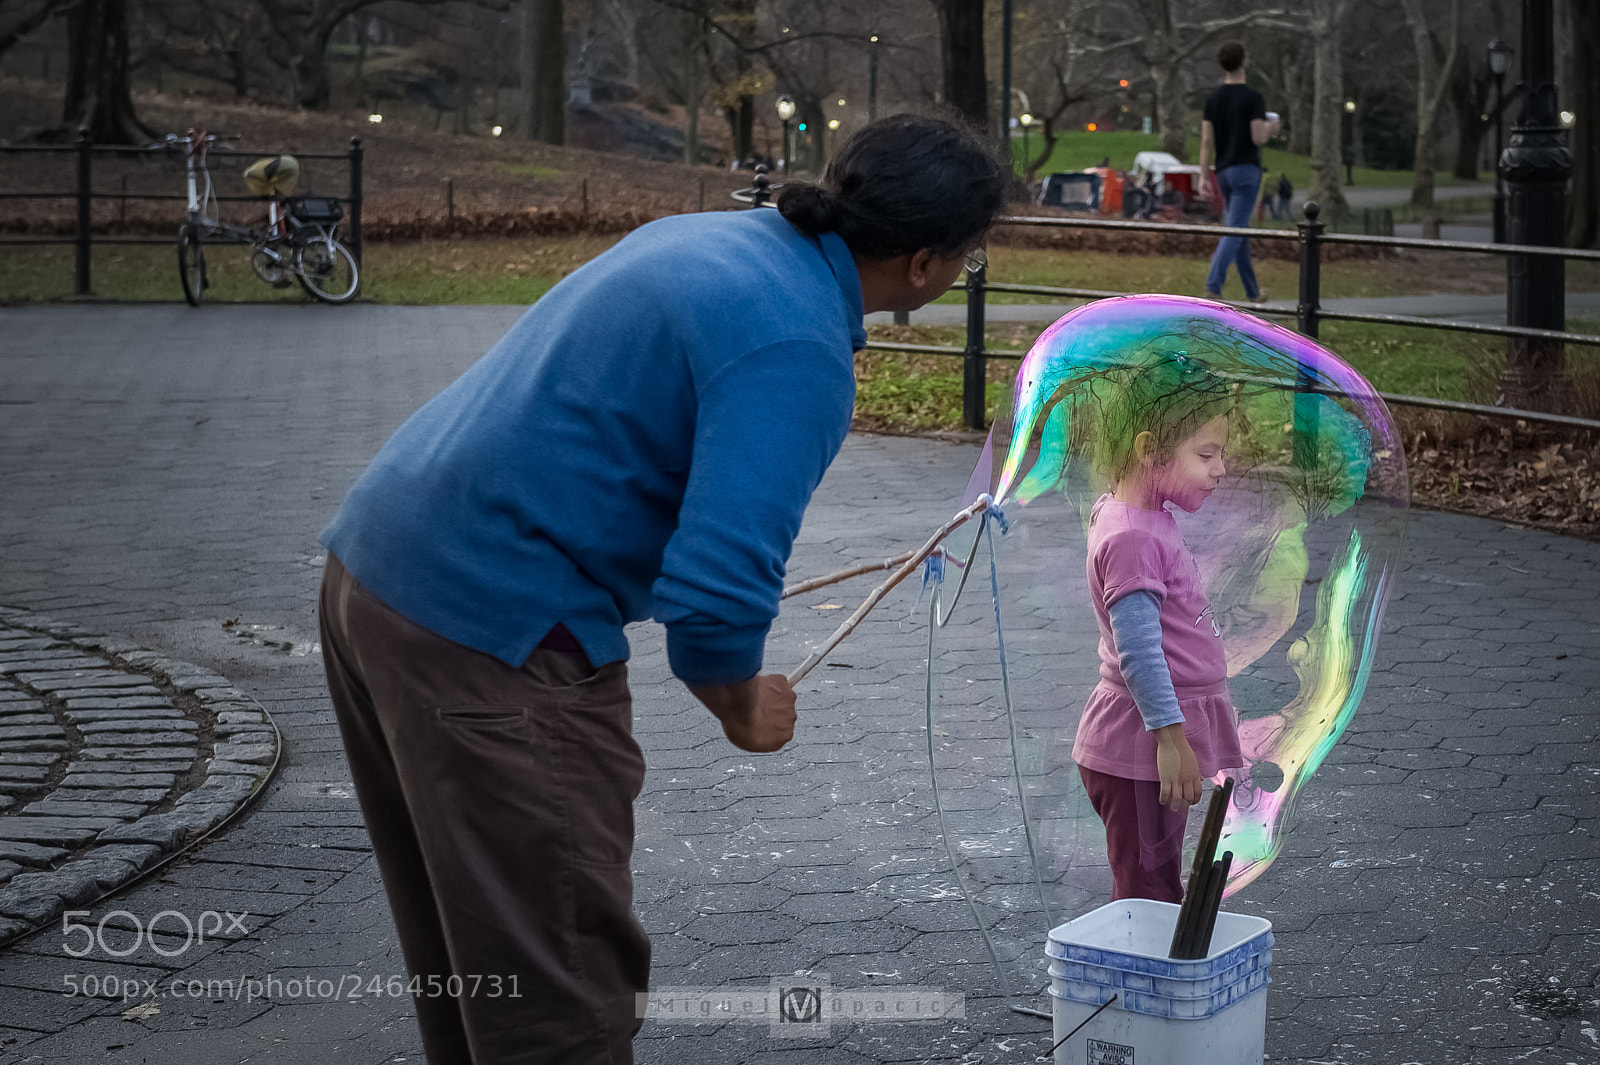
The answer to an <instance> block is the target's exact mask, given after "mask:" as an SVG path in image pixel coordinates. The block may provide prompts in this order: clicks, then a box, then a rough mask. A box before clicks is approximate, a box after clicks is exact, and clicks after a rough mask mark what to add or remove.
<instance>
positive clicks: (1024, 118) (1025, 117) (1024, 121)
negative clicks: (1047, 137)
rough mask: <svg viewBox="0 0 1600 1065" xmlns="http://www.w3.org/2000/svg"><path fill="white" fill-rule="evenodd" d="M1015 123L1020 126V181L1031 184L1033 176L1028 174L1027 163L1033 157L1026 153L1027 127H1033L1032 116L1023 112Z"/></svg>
mask: <svg viewBox="0 0 1600 1065" xmlns="http://www.w3.org/2000/svg"><path fill="white" fill-rule="evenodd" d="M1017 122H1018V124H1020V125H1021V126H1022V180H1023V181H1026V182H1029V183H1030V184H1031V183H1032V180H1033V175H1031V174H1030V173H1028V163H1029V161H1030V160H1032V159H1033V156H1032V155H1030V154H1029V153H1028V127H1029V126H1031V125H1033V116H1032V115H1030V114H1028V112H1026V111H1024V112H1022V114H1021V116H1019V117H1018V118H1017Z"/></svg>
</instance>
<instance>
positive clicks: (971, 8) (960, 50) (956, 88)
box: [936, 0, 989, 136]
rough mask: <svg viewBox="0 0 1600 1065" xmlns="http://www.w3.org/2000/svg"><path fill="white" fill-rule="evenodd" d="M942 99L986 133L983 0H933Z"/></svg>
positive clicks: (986, 77) (987, 84) (987, 92)
mask: <svg viewBox="0 0 1600 1065" xmlns="http://www.w3.org/2000/svg"><path fill="white" fill-rule="evenodd" d="M936 3H937V5H938V8H939V55H940V59H941V61H942V65H943V68H944V100H945V103H946V104H948V105H950V106H951V107H953V108H955V109H956V110H957V111H959V112H960V113H961V116H962V117H963V118H965V119H966V120H967V123H968V125H970V126H972V128H973V129H974V130H976V131H978V132H979V133H981V134H983V135H984V136H988V134H989V81H988V76H987V75H986V74H985V72H984V52H983V6H984V5H983V0H936Z"/></svg>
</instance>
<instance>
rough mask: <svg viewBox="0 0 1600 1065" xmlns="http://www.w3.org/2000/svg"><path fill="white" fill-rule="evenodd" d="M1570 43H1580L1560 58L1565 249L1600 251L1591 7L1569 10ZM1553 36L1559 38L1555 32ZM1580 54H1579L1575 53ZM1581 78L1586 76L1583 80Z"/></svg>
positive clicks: (1598, 26) (1598, 15)
mask: <svg viewBox="0 0 1600 1065" xmlns="http://www.w3.org/2000/svg"><path fill="white" fill-rule="evenodd" d="M1570 11H1571V14H1570V16H1569V17H1570V19H1571V21H1570V23H1569V25H1570V35H1569V36H1570V39H1571V40H1573V41H1579V42H1583V43H1584V46H1585V47H1584V48H1572V49H1570V50H1568V52H1567V54H1566V56H1565V57H1564V58H1565V60H1566V62H1565V66H1566V71H1565V73H1566V83H1567V92H1568V94H1569V95H1568V102H1567V110H1569V111H1571V112H1572V113H1573V114H1574V115H1575V116H1577V117H1576V119H1575V120H1574V122H1573V124H1572V186H1571V189H1570V190H1569V192H1568V194H1567V246H1568V247H1572V248H1600V137H1596V136H1595V133H1596V131H1597V130H1600V122H1597V121H1596V120H1597V119H1600V114H1597V111H1600V79H1597V78H1596V77H1595V76H1594V68H1593V66H1591V65H1590V64H1592V63H1593V62H1594V58H1593V51H1592V50H1593V48H1594V45H1595V42H1597V41H1600V10H1597V9H1596V6H1595V5H1594V4H1592V3H1585V4H1573V5H1571V9H1570ZM1557 36H1558V37H1559V36H1560V33H1559V31H1558V33H1557ZM1580 53H1583V54H1580ZM1585 74H1587V77H1585V76H1584V75H1585Z"/></svg>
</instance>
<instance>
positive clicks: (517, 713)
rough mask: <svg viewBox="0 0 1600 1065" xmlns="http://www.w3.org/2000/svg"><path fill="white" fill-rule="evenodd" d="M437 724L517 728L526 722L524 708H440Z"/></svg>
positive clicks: (526, 714)
mask: <svg viewBox="0 0 1600 1065" xmlns="http://www.w3.org/2000/svg"><path fill="white" fill-rule="evenodd" d="M439 722H440V724H443V725H451V726H454V727H457V728H470V729H496V728H519V727H521V726H522V725H525V724H527V722H528V708H527V707H526V706H441V707H440V708H439Z"/></svg>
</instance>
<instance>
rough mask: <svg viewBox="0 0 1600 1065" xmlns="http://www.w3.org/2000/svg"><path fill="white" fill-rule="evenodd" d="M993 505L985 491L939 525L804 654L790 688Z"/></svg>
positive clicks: (793, 672) (790, 675)
mask: <svg viewBox="0 0 1600 1065" xmlns="http://www.w3.org/2000/svg"><path fill="white" fill-rule="evenodd" d="M993 505H994V499H993V498H992V497H991V496H990V495H989V494H988V493H987V492H985V493H984V494H983V495H980V496H979V497H978V498H977V499H976V500H974V501H973V503H972V505H971V506H968V507H965V508H963V509H962V510H960V511H958V512H957V513H956V515H955V517H953V518H951V519H950V520H949V521H947V522H945V523H944V524H943V525H941V526H939V528H938V530H937V531H935V532H934V534H933V535H932V536H930V537H929V538H928V542H927V543H925V544H923V545H922V546H921V547H920V548H918V549H917V550H916V551H914V552H913V553H912V554H911V555H910V556H909V557H908V558H907V559H906V561H905V562H903V563H901V565H900V568H899V569H897V570H895V571H894V573H892V574H891V575H890V576H889V579H888V580H886V581H884V582H883V583H882V584H880V585H878V586H877V587H876V588H874V589H872V592H871V594H869V595H868V596H867V598H866V599H865V600H863V601H862V603H861V605H860V606H858V607H856V610H855V613H853V614H851V615H850V616H849V617H847V618H845V619H844V622H843V623H842V624H841V625H840V626H839V627H838V628H837V629H835V630H833V635H832V636H829V637H828V638H827V639H826V640H825V641H823V644H822V646H821V647H819V648H817V649H816V650H815V651H813V652H811V654H809V655H807V656H806V660H805V661H804V662H801V663H800V664H799V665H798V666H796V667H795V668H794V670H793V671H792V672H790V674H789V677H788V680H789V686H790V687H793V686H794V685H796V684H799V683H800V681H801V680H803V679H804V678H805V675H806V674H807V673H810V672H811V671H812V670H813V669H815V668H816V666H817V663H819V662H821V661H822V660H823V659H824V658H827V657H828V655H829V654H830V653H832V651H833V649H834V648H835V647H837V646H839V644H840V642H842V641H843V640H844V638H845V637H846V636H848V635H850V634H851V633H852V632H854V631H855V628H856V626H857V625H859V624H861V622H862V620H863V619H864V618H865V617H866V616H867V615H868V614H870V613H872V609H873V607H875V606H877V605H878V604H879V603H880V602H882V601H883V597H884V596H886V595H888V594H889V592H890V591H891V590H892V589H893V588H894V586H895V585H897V584H899V583H900V582H901V581H903V580H905V579H906V578H907V577H909V576H911V574H913V573H915V572H916V571H917V567H918V566H920V565H922V563H923V562H924V561H925V560H926V559H927V558H928V556H930V555H932V554H933V553H934V552H935V551H937V550H938V549H939V545H940V544H941V543H943V542H944V540H945V538H946V537H947V536H949V535H950V534H951V533H952V532H954V531H955V530H956V529H958V528H960V527H961V526H962V525H965V524H966V523H967V522H968V521H970V520H972V518H974V517H976V516H977V515H979V514H983V513H985V512H987V511H988V510H989V508H990V507H992V506H993ZM840 579H842V578H840Z"/></svg>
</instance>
